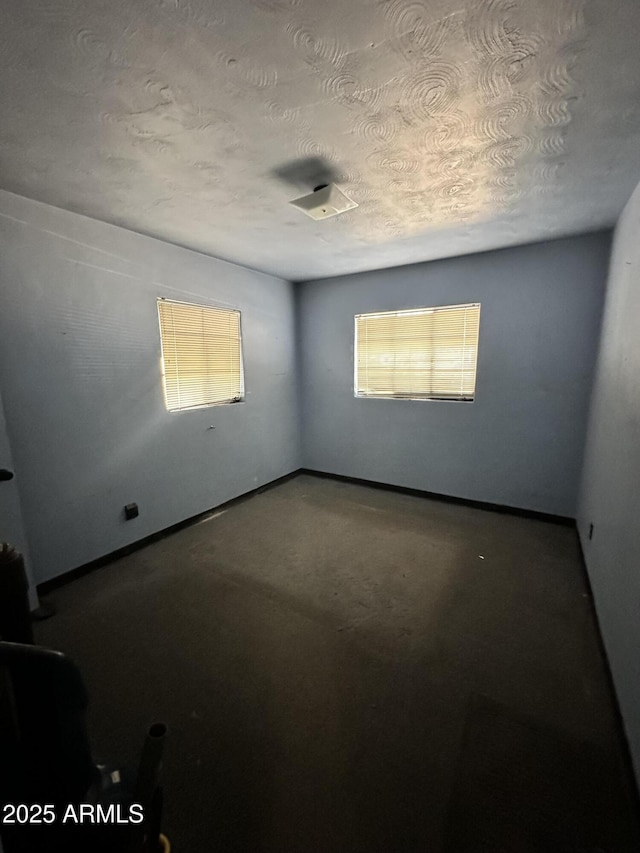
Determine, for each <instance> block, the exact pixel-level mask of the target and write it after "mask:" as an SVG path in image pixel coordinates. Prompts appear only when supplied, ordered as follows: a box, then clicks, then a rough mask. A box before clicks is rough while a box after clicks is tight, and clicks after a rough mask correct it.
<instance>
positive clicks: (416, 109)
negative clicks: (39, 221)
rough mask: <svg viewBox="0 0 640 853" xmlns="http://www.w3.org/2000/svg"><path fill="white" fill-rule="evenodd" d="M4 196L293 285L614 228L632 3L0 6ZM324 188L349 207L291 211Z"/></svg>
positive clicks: (500, 0) (628, 116)
mask: <svg viewBox="0 0 640 853" xmlns="http://www.w3.org/2000/svg"><path fill="white" fill-rule="evenodd" d="M1 8H2V12H3V26H2V28H1V30H0V73H1V78H0V79H2V86H1V90H0V116H1V117H2V118H1V124H2V126H1V128H0V186H2V187H3V188H4V189H8V190H11V191H13V192H16V193H20V194H22V195H25V196H28V197H30V198H35V199H39V200H42V201H46V202H49V203H50V204H54V205H57V206H59V207H63V208H67V209H69V210H74V211H78V212H80V213H84V214H87V215H89V216H92V217H95V218H97V219H103V220H106V221H108V222H113V223H116V224H119V225H123V226H125V227H127V228H131V229H133V230H135V231H141V232H143V233H147V234H151V235H154V236H157V237H160V238H163V239H166V240H169V241H172V242H175V243H179V244H181V245H184V246H188V247H190V248H194V249H198V250H200V251H203V252H206V253H208V254H212V255H215V256H218V257H222V258H227V259H229V260H233V261H237V262H239V263H243V264H246V265H247V266H251V267H255V268H258V269H261V270H265V271H267V272H273V273H275V274H278V275H281V276H284V277H286V278H290V279H294V280H298V279H305V278H315V277H320V276H325V275H334V274H337V273H343V272H353V271H357V270H362V269H372V268H376V267H384V266H391V265H395V264H401V263H408V262H412V261H420V260H428V259H433V258H438V257H445V256H450V255H456V254H462V253H467V252H471V251H477V250H485V249H492V248H497V247H501V246H506V245H512V244H514V243H522V242H529V241H533V240H537V239H543V238H547V237H555V236H562V235H566V234H571V233H576V232H580V231H585V230H589V229H595V228H599V227H602V226H609V225H611V224H612V223H613V222H614V221H615V218H616V217H617V215H618V214H619V213H620V210H621V208H622V206H623V204H624V203H625V201H626V200H627V198H628V197H629V195H630V193H631V191H632V189H633V187H634V185H635V184H636V183H637V182H638V180H640V49H639V48H638V44H639V43H640V2H638V0H457V2H452V0H449V1H448V2H445V1H444V0H422V2H412V0H323V2H321V0H28V2H27V0H2V3H1ZM327 178H328V179H331V178H333V179H334V180H335V181H336V182H337V183H338V184H339V185H340V187H341V188H342V189H343V190H344V191H345V192H346V193H347V194H348V195H349V196H351V197H352V198H353V199H354V200H355V201H357V202H358V204H359V207H358V208H357V209H355V210H352V211H350V212H349V213H346V214H344V215H342V216H339V217H336V218H334V219H330V220H326V221H325V222H314V221H312V220H310V219H308V218H307V217H305V216H304V215H303V214H302V213H301V212H300V211H298V210H296V209H295V208H293V207H291V206H290V205H288V204H287V202H288V201H289V200H290V199H293V198H296V197H298V196H300V195H302V194H304V193H305V192H309V191H311V189H312V188H313V186H314V185H315V184H316V183H321V182H323V181H324V180H326V179H327Z"/></svg>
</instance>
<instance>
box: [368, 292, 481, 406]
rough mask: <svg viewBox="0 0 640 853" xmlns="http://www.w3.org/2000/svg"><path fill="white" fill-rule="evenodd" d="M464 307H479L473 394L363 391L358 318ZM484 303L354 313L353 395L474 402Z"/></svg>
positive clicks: (441, 401)
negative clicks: (377, 392)
mask: <svg viewBox="0 0 640 853" xmlns="http://www.w3.org/2000/svg"><path fill="white" fill-rule="evenodd" d="M464 308H477V309H478V337H477V346H476V351H475V362H474V366H473V377H474V386H473V394H472V395H471V396H469V395H465V396H454V395H451V396H446V395H442V394H419V393H416V392H411V393H406V394H397V393H396V394H394V393H384V394H382V393H381V394H371V393H369V394H367V393H361V392H360V390H359V385H360V386H361V384H362V383H359V382H358V320H359V319H361V318H364V317H375V316H383V315H395V316H398V315H407V316H411V315H416V314H423V313H424V314H427V313H428V314H431V313H436V312H438V311H446V310H448V309H464ZM481 308H482V303H480V302H464V303H460V304H454V305H429V306H420V307H415V308H398V309H392V310H390V311H367V312H363V313H360V314H355V315H354V320H353V328H354V337H353V396H354V398H356V399H359V400H416V401H424V402H440V403H474V402H475V400H476V398H477V385H478V383H477V378H478V355H479V350H480V315H481Z"/></svg>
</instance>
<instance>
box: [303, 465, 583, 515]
mask: <svg viewBox="0 0 640 853" xmlns="http://www.w3.org/2000/svg"><path fill="white" fill-rule="evenodd" d="M298 473H299V474H310V475H312V476H314V477H324V478H326V479H330V480H340V481H342V482H344V483H354V484H355V485H360V486H370V487H371V488H374V489H384V490H386V491H389V492H401V493H402V494H405V495H415V496H416V497H422V498H427V499H429V500H435V501H444V502H445V503H452V504H462V505H463V506H470V507H473V508H474V509H484V510H487V511H488V512H499V513H502V514H503V515H518V516H521V517H522V518H533V519H536V520H537V521H548V522H551V524H561V525H564V526H565V527H575V526H576V520H575V518H571V517H570V516H566V515H554V514H553V513H549V512H539V511H538V510H534V509H521V508H519V507H513V506H506V505H504V504H494V503H489V502H488V501H475V500H471V499H470V498H458V497H455V496H454V495H443V494H440V493H439V492H428V491H426V490H424V489H412V488H409V487H408V486H396V485H393V484H392V483H381V482H379V481H378V480H365V479H362V478H361V477H347V476H345V475H344V474H332V473H330V472H328V471H317V470H315V469H313V468H301V469H300V470H299V471H298Z"/></svg>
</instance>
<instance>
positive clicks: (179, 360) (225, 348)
mask: <svg viewBox="0 0 640 853" xmlns="http://www.w3.org/2000/svg"><path fill="white" fill-rule="evenodd" d="M158 315H159V320H160V337H161V342H162V361H163V379H164V387H165V399H166V405H167V408H168V409H169V410H170V411H178V410H181V409H190V408H196V407H198V406H206V405H210V404H212V403H226V402H231V401H233V400H238V399H241V397H242V395H243V392H244V385H243V377H242V353H241V334H240V312H239V311H235V310H231V309H224V308H213V307H211V306H205V305H192V304H189V303H185V302H172V301H170V300H166V299H161V300H158Z"/></svg>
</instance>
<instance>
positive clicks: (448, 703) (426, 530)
mask: <svg viewBox="0 0 640 853" xmlns="http://www.w3.org/2000/svg"><path fill="white" fill-rule="evenodd" d="M51 599H52V600H53V601H54V602H55V604H56V605H57V608H58V614H57V615H56V616H55V617H54V618H52V619H50V620H48V621H46V622H43V623H40V624H39V626H38V628H37V639H38V642H40V643H41V644H43V645H49V646H51V647H54V648H59V649H62V650H63V651H65V652H67V653H68V654H69V655H70V656H72V657H73V658H74V659H75V660H76V662H77V663H78V664H79V665H80V667H81V669H82V671H83V673H84V676H85V679H86V682H87V685H88V687H89V691H90V694H91V702H92V704H91V712H90V725H91V732H92V736H93V744H94V752H95V753H96V757H97V758H105V759H108V760H109V762H110V763H118V762H119V761H121V762H123V763H125V764H130V765H134V766H135V764H136V760H137V755H138V751H139V747H140V744H141V742H142V737H143V733H144V731H145V729H146V727H147V725H148V724H149V722H151V721H153V720H156V719H160V720H165V721H167V723H168V724H169V727H170V736H169V738H168V740H167V746H166V760H165V766H164V770H163V779H164V787H165V794H166V814H165V831H166V833H167V835H169V837H170V838H171V841H172V845H173V851H174V853H215V851H256V853H258V851H274V853H275V851H278V853H316V852H317V853H402V851H428V853H477V851H483V853H484V851H487V853H489V851H490V853H521V852H522V853H530V851H531V853H533V851H535V853H556V851H557V852H558V853H627V851H637V850H639V849H640V840H639V835H638V830H637V815H636V811H635V799H634V795H633V792H632V787H631V783H630V780H629V778H628V775H627V771H626V764H625V757H624V750H623V744H622V739H621V733H620V730H619V727H618V723H617V718H616V714H615V708H614V700H613V697H612V695H611V693H610V688H609V683H608V679H607V674H606V667H605V663H604V661H603V659H602V655H601V651H600V647H599V642H598V634H597V627H596V624H595V622H594V618H593V613H592V606H591V601H590V598H589V595H588V590H587V588H586V586H585V580H584V575H583V569H582V564H581V559H580V555H579V548H578V542H577V537H576V533H575V531H574V530H573V529H572V528H569V527H563V526H560V525H556V524H552V523H548V522H544V521H538V520H531V519H525V518H520V517H516V516H512V515H504V514H499V513H494V512H489V511H486V510H480V509H474V508H470V507H466V506H461V505H454V504H449V503H444V502H439V501H434V500H429V499H426V498H422V497H417V496H411V495H405V494H399V493H394V492H389V491H384V490H380V489H374V488H367V487H364V486H360V485H355V484H351V483H345V482H339V481H335V480H330V479H323V478H318V477H312V476H308V475H303V476H299V477H297V478H295V479H293V480H290V481H288V482H285V483H283V484H281V485H279V486H276V487H275V488H273V489H270V490H268V491H265V492H263V493H262V494H258V495H255V496H253V497H251V498H249V499H247V500H245V501H242V502H239V503H236V504H233V505H231V506H230V507H229V508H227V509H226V510H223V511H221V512H219V513H217V514H213V515H212V516H211V517H210V518H208V519H206V520H204V521H201V522H199V523H197V524H194V525H192V526H190V527H188V528H185V529H183V530H181V531H179V532H178V533H174V534H173V535H171V536H168V537H166V538H164V539H162V540H160V541H157V542H155V543H154V544H152V545H149V546H148V547H146V548H144V549H142V550H140V551H137V552H136V553H134V554H132V555H129V556H127V557H125V558H122V559H120V560H118V561H116V562H113V563H111V564H110V565H108V566H106V567H103V568H101V569H98V570H96V571H94V572H92V573H90V574H88V575H85V576H84V577H81V578H78V579H76V580H74V581H72V582H70V583H68V584H67V585H65V586H62V587H60V588H59V589H57V590H55V592H53V593H51Z"/></svg>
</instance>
